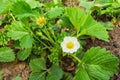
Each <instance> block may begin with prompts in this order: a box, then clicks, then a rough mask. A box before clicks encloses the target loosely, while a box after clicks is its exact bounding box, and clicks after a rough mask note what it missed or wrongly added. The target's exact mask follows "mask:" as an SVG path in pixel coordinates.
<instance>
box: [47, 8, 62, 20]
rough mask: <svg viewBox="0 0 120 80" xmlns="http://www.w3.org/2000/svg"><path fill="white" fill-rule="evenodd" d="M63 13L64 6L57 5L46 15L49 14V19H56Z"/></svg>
mask: <svg viewBox="0 0 120 80" xmlns="http://www.w3.org/2000/svg"><path fill="white" fill-rule="evenodd" d="M62 13H63V8H62V7H55V8H52V9H51V10H49V11H48V12H47V13H46V15H47V16H48V18H49V19H54V18H57V17H58V16H60V15H61V14H62Z"/></svg>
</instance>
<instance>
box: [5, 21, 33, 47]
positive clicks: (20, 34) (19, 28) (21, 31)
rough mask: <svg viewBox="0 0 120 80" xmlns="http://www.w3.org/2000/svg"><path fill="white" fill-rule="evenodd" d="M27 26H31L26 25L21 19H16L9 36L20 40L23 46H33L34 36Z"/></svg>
mask: <svg viewBox="0 0 120 80" xmlns="http://www.w3.org/2000/svg"><path fill="white" fill-rule="evenodd" d="M27 28H29V27H28V26H26V25H24V24H23V23H22V22H21V21H14V22H13V23H12V25H11V26H10V29H9V31H8V33H7V36H8V37H11V38H12V39H13V40H19V41H20V46H21V47H22V48H31V47H32V44H33V38H32V36H31V34H30V31H29V30H28V29H27Z"/></svg>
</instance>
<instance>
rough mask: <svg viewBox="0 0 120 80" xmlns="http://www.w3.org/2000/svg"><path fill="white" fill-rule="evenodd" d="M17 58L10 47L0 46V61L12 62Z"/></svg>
mask: <svg viewBox="0 0 120 80" xmlns="http://www.w3.org/2000/svg"><path fill="white" fill-rule="evenodd" d="M14 60H15V54H14V52H13V50H12V49H10V48H9V47H2V48H0V62H12V61H14Z"/></svg>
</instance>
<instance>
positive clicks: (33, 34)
mask: <svg viewBox="0 0 120 80" xmlns="http://www.w3.org/2000/svg"><path fill="white" fill-rule="evenodd" d="M30 32H31V34H32V35H33V37H34V38H35V39H37V40H38V41H39V42H40V43H41V44H43V45H44V46H45V47H46V48H48V49H50V47H49V46H47V45H46V44H45V43H44V42H42V41H41V40H40V39H39V38H38V37H37V36H36V35H35V34H34V33H33V32H32V30H31V29H30Z"/></svg>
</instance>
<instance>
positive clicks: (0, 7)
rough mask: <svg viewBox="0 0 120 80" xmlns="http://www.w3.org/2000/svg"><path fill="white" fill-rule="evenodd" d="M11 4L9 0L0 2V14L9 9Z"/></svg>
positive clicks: (0, 0)
mask: <svg viewBox="0 0 120 80" xmlns="http://www.w3.org/2000/svg"><path fill="white" fill-rule="evenodd" d="M11 5H12V3H11V2H10V1H9V0H0V14H2V13H6V12H7V11H8V10H9V9H10V8H11Z"/></svg>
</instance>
